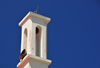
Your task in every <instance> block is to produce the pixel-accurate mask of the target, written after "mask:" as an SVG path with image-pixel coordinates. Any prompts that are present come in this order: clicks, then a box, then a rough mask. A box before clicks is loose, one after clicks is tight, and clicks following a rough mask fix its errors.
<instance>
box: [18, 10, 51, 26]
mask: <svg viewBox="0 0 100 68" xmlns="http://www.w3.org/2000/svg"><path fill="white" fill-rule="evenodd" d="M29 17H35V18H38V19H41V20H44V21H46V22H47V24H48V23H49V22H50V20H51V18H48V17H45V16H42V15H40V14H37V13H33V12H31V11H30V12H29V13H28V14H27V15H26V16H25V17H24V18H23V19H22V20H21V22H20V23H19V26H22V25H23V24H24V23H25V21H26V20H27V19H28V18H29Z"/></svg>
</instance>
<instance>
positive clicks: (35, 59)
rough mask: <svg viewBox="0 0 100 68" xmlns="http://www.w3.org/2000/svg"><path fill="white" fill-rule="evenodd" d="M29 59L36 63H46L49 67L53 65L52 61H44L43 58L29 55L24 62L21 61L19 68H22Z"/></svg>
mask: <svg viewBox="0 0 100 68" xmlns="http://www.w3.org/2000/svg"><path fill="white" fill-rule="evenodd" d="M29 59H32V60H34V61H38V62H41V63H45V64H47V65H50V64H51V60H48V59H43V58H40V57H37V56H33V55H30V54H28V55H26V56H25V58H24V59H23V60H22V61H20V62H19V63H18V65H17V68H21V67H22V66H23V65H24V64H25V63H26V62H27V61H28V60H29Z"/></svg>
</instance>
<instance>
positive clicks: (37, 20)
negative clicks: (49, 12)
mask: <svg viewBox="0 0 100 68" xmlns="http://www.w3.org/2000/svg"><path fill="white" fill-rule="evenodd" d="M49 22H50V18H48V17H45V16H42V15H39V14H37V13H33V12H29V13H28V14H27V15H26V16H25V17H24V18H23V19H22V21H21V22H20V23H19V26H21V27H22V39H21V54H20V57H19V58H20V62H19V63H18V65H17V68H48V66H49V65H50V64H51V60H48V59H47V24H48V23H49Z"/></svg>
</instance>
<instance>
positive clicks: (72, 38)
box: [0, 0, 100, 68]
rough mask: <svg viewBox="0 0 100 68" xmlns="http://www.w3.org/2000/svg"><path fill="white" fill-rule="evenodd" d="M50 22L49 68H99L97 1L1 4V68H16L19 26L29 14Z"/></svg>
mask: <svg viewBox="0 0 100 68" xmlns="http://www.w3.org/2000/svg"><path fill="white" fill-rule="evenodd" d="M38 6H40V8H39V11H38V13H39V14H41V15H44V16H47V17H50V18H51V22H50V23H49V24H48V30H47V31H48V32H47V33H48V36H47V37H48V39H47V47H48V48H47V50H48V52H47V53H48V55H47V56H48V59H50V60H52V64H51V65H50V66H49V68H100V0H0V68H16V65H17V63H18V62H19V55H20V46H21V27H20V26H18V23H19V22H20V21H21V20H22V19H23V17H24V16H25V15H26V14H27V13H28V12H29V11H35V10H36V9H37V7H38Z"/></svg>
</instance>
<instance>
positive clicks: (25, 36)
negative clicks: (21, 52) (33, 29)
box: [23, 28, 27, 52]
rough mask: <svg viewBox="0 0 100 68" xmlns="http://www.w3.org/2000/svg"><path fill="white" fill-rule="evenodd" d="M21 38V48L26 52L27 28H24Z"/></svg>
mask: <svg viewBox="0 0 100 68" xmlns="http://www.w3.org/2000/svg"><path fill="white" fill-rule="evenodd" d="M23 40H24V41H23V49H25V50H26V52H27V29H26V28H25V30H24V39H23Z"/></svg>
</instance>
